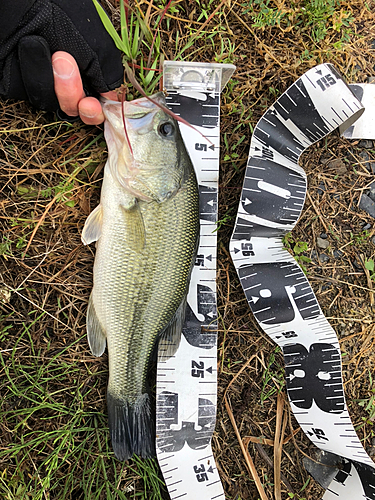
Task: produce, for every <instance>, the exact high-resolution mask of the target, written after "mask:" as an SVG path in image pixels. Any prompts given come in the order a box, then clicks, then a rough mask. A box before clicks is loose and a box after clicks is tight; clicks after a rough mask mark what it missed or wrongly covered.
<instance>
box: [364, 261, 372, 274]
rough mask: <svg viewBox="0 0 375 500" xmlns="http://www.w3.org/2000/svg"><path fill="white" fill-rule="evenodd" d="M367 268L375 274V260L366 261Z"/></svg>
mask: <svg viewBox="0 0 375 500" xmlns="http://www.w3.org/2000/svg"><path fill="white" fill-rule="evenodd" d="M365 268H366V269H368V270H369V271H372V272H374V260H373V259H368V260H366V261H365Z"/></svg>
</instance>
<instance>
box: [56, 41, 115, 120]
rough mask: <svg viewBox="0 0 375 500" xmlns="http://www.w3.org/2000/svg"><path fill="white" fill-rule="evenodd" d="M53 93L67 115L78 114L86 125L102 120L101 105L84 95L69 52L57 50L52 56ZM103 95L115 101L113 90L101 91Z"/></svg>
mask: <svg viewBox="0 0 375 500" xmlns="http://www.w3.org/2000/svg"><path fill="white" fill-rule="evenodd" d="M52 68H53V77H54V83H55V94H56V97H57V100H58V101H59V105H60V109H61V110H62V111H63V112H64V113H65V114H67V115H68V116H78V115H79V117H80V118H81V120H82V121H83V122H84V123H86V124H87V125H99V124H100V123H102V122H103V121H104V115H103V111H102V106H101V104H100V102H99V100H98V99H96V98H95V97H86V94H85V92H84V90H83V84H82V79H81V75H80V72H79V68H78V65H77V63H76V61H75V59H74V57H72V56H71V55H70V54H68V53H67V52H62V51H58V52H55V53H54V54H53V56H52ZM101 95H102V96H103V97H107V98H108V99H112V100H114V101H117V94H116V92H115V91H113V90H112V91H109V92H104V93H101Z"/></svg>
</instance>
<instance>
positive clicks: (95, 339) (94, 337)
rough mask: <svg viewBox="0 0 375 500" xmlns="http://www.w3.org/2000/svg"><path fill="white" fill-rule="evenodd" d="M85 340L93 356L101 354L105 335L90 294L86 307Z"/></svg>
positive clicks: (104, 344)
mask: <svg viewBox="0 0 375 500" xmlns="http://www.w3.org/2000/svg"><path fill="white" fill-rule="evenodd" d="M86 328H87V340H88V342H89V346H90V350H91V352H92V354H93V355H94V356H101V355H102V354H103V352H104V350H105V346H106V335H105V331H104V329H103V327H102V325H101V324H100V322H99V319H98V316H97V315H96V311H95V307H94V303H93V300H92V296H91V295H90V299H89V305H88V308H87V319H86Z"/></svg>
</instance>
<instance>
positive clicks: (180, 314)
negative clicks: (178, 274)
mask: <svg viewBox="0 0 375 500" xmlns="http://www.w3.org/2000/svg"><path fill="white" fill-rule="evenodd" d="M185 312H186V297H184V299H183V300H182V302H181V304H180V306H179V308H178V309H177V311H176V313H175V315H174V316H173V318H172V319H171V321H170V322H169V324H168V325H167V326H166V328H165V330H164V331H163V332H162V333H161V335H160V340H159V348H158V360H161V361H165V360H166V358H170V357H171V356H173V355H174V354H175V353H176V351H177V349H178V347H179V345H180V342H181V332H182V327H183V324H184V321H185Z"/></svg>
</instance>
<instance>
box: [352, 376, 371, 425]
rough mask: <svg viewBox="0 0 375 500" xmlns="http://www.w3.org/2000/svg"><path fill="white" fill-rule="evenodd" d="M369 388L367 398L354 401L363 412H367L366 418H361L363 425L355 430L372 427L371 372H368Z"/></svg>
mask: <svg viewBox="0 0 375 500" xmlns="http://www.w3.org/2000/svg"><path fill="white" fill-rule="evenodd" d="M368 378H369V386H368V392H369V397H368V398H364V399H354V401H355V402H356V403H358V405H359V406H362V407H363V409H364V411H365V412H367V415H366V417H362V420H363V423H362V424H360V425H358V426H357V427H356V430H358V429H361V428H362V427H363V426H365V425H371V426H372V425H374V419H375V385H374V381H373V379H372V376H371V372H370V371H369V372H368Z"/></svg>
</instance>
